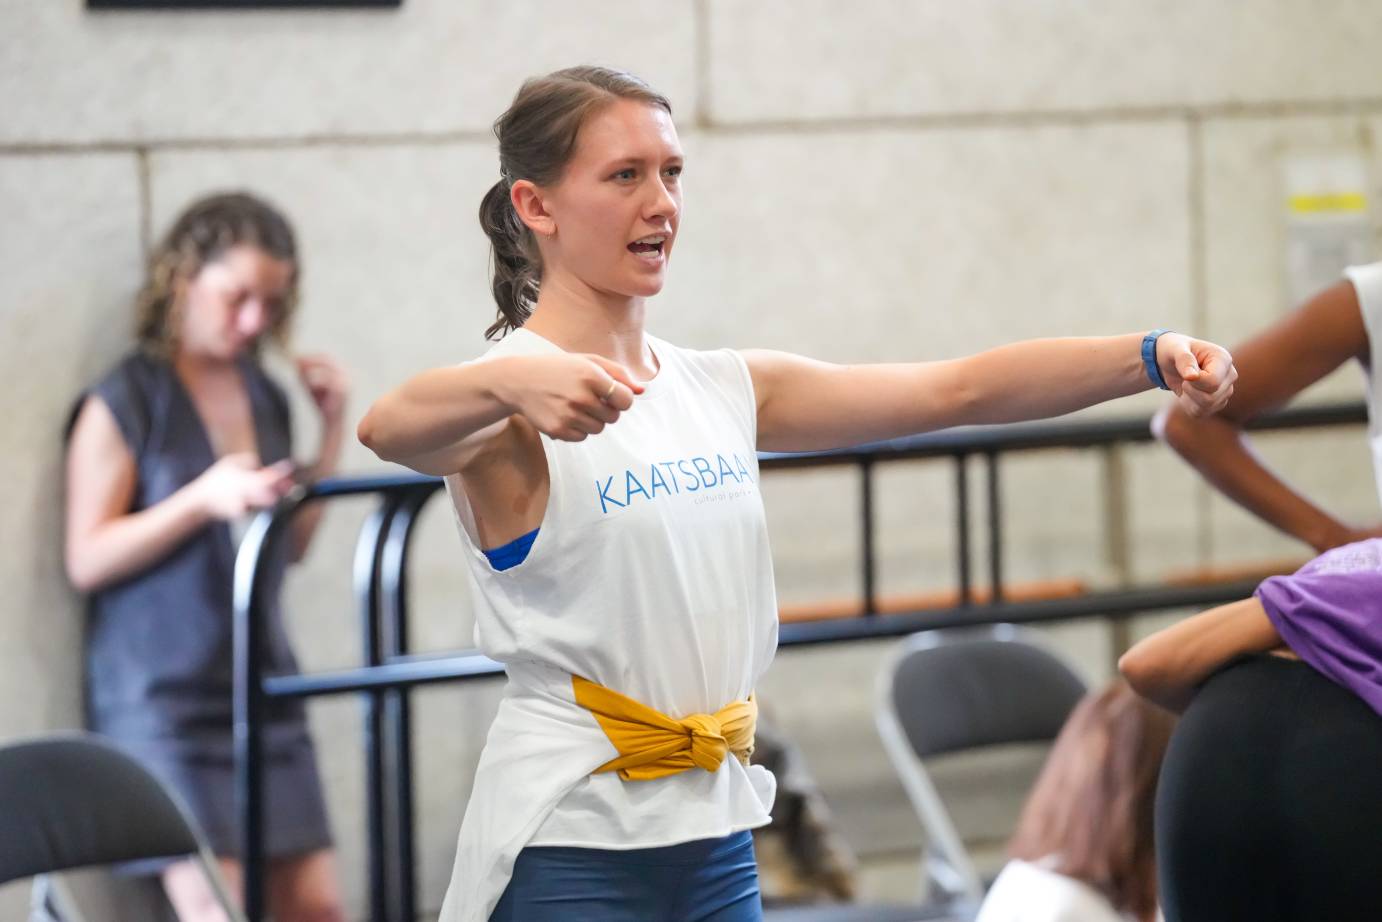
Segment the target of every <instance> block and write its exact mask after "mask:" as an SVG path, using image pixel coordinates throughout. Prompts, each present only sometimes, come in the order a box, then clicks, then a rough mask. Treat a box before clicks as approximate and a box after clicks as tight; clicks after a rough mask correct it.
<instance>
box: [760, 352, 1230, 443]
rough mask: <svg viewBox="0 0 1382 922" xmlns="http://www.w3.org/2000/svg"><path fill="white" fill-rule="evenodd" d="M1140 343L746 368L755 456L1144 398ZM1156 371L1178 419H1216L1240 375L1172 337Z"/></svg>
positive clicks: (766, 360)
mask: <svg viewBox="0 0 1382 922" xmlns="http://www.w3.org/2000/svg"><path fill="white" fill-rule="evenodd" d="M1141 344H1142V334H1141V333H1132V334H1128V335H1125V336H1102V337H1084V338H1069V339H1037V340H1029V341H1027V342H1020V343H1013V344H1012V345H1007V346H999V347H998V348H996V349H990V350H988V351H986V352H980V353H978V354H976V355H971V356H967V357H965V358H960V359H950V360H946V361H939V362H923V363H914V364H885V365H832V364H829V363H827V362H818V361H815V360H812V359H807V358H803V357H801V356H797V355H792V354H790V353H786V352H771V351H766V350H749V351H746V352H744V358H745V360H746V361H747V363H748V366H749V373H750V375H751V376H752V378H753V384H754V391H755V394H756V396H757V401H758V447H759V448H761V449H764V450H767V451H810V450H817V449H824V448H836V447H840V446H844V445H857V444H859V443H861V442H870V441H875V440H878V439H889V438H896V437H899V436H903V435H911V434H914V433H918V432H925V431H928V430H932V429H945V428H948V427H950V426H961V425H970V424H979V423H1008V422H1017V421H1020V420H1028V419H1041V418H1045V417H1048V416H1059V415H1060V414H1062V413H1069V412H1071V411H1073V410H1078V409H1081V408H1083V407H1088V406H1091V405H1093V404H1096V403H1101V402H1103V401H1105V400H1111V399H1112V398H1114V397H1123V396H1126V395H1128V394H1135V393H1137V392H1139V391H1144V390H1147V389H1148V388H1150V387H1152V386H1153V385H1152V383H1151V380H1150V379H1149V378H1148V377H1147V372H1146V369H1145V368H1144V366H1143V363H1142V355H1141ZM1156 358H1157V365H1158V368H1159V369H1160V370H1161V373H1162V375H1163V377H1164V378H1165V380H1166V383H1167V385H1168V386H1169V387H1170V388H1171V389H1172V390H1174V391H1175V392H1176V393H1177V394H1178V395H1179V399H1180V402H1181V405H1182V406H1184V407H1185V408H1186V410H1187V412H1190V413H1194V414H1206V413H1213V412H1216V411H1217V410H1218V409H1219V408H1220V407H1222V406H1223V405H1224V403H1225V402H1226V401H1227V400H1228V398H1229V395H1230V394H1232V393H1233V382H1234V379H1235V378H1236V377H1237V372H1236V371H1235V370H1234V367H1233V359H1232V358H1231V357H1230V356H1229V354H1228V352H1227V351H1225V350H1224V349H1223V348H1222V347H1220V346H1216V345H1215V344H1213V343H1210V342H1205V341H1203V340H1198V339H1192V338H1190V337H1187V336H1182V335H1180V334H1177V333H1166V334H1163V335H1162V336H1161V337H1160V338H1159V339H1158V340H1157V356H1156Z"/></svg>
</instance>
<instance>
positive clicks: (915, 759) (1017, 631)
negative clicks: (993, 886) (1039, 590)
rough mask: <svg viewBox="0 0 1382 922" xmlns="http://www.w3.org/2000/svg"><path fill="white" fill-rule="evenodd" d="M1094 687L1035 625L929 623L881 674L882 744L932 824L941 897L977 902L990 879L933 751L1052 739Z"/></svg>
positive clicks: (926, 873)
mask: <svg viewBox="0 0 1382 922" xmlns="http://www.w3.org/2000/svg"><path fill="white" fill-rule="evenodd" d="M1085 691H1086V687H1085V683H1084V681H1083V680H1082V679H1081V678H1080V677H1079V676H1078V675H1076V674H1075V672H1074V670H1072V669H1071V668H1070V667H1069V666H1068V665H1066V663H1065V662H1064V661H1063V660H1062V659H1061V658H1060V657H1058V656H1056V655H1055V654H1054V653H1052V652H1050V651H1049V650H1047V649H1045V647H1044V646H1043V645H1042V644H1041V643H1040V641H1039V640H1038V639H1037V637H1036V635H1035V634H1033V633H1032V632H1030V631H1026V630H1023V629H1021V628H1018V627H1015V626H1013V625H1006V624H999V625H993V626H991V627H985V628H974V629H970V628H961V629H955V630H944V631H923V632H921V633H919V634H913V635H912V636H911V637H908V638H906V639H905V640H903V641H902V642H901V643H900V644H899V645H898V647H897V650H896V651H895V652H894V654H893V655H892V657H891V658H890V660H889V663H888V665H887V667H886V668H885V669H884V670H883V671H882V673H880V675H879V681H878V687H877V702H876V705H875V711H874V716H875V720H876V723H877V726H878V734H879V736H880V737H882V740H883V748H884V750H886V751H887V753H888V757H889V758H890V759H891V760H892V763H893V767H894V768H896V769H897V773H898V776H899V777H900V778H901V780H902V786H903V788H904V789H905V790H906V792H907V797H908V799H909V800H911V802H912V807H913V808H914V809H915V810H916V814H917V818H918V819H919V820H920V821H921V824H922V826H923V827H924V828H925V831H926V841H927V848H926V855H925V858H924V860H923V865H922V873H923V878H924V880H923V884H924V886H927V887H928V890H929V892H930V893H931V897H930V899H929V900H928V904H930V905H936V906H965V907H973V906H977V905H978V903H979V902H980V901H981V900H982V899H983V896H984V882H983V880H982V878H981V877H980V876H979V873H978V871H977V870H976V869H975V866H974V862H973V860H972V859H971V858H970V855H969V851H968V849H966V848H965V846H964V842H963V841H962V840H961V838H960V834H959V832H958V831H957V830H956V828H955V824H954V822H953V821H952V820H951V818H950V813H949V811H948V810H946V808H945V805H944V803H943V802H942V800H941V797H940V794H939V793H938V792H937V790H936V786H935V784H933V783H932V781H931V776H930V773H929V772H928V771H927V770H926V766H925V760H926V759H929V758H932V757H935V756H942V755H947V754H950V753H957V752H963V751H967V750H973V749H979V748H982V747H986V746H996V745H1002V744H1008V743H1050V742H1051V741H1053V740H1054V739H1055V738H1056V736H1057V735H1058V734H1059V733H1060V730H1061V727H1062V726H1064V724H1065V719H1066V718H1067V717H1068V716H1070V712H1071V711H1072V710H1074V708H1075V705H1076V704H1077V703H1078V702H1079V700H1080V698H1081V697H1082V696H1083V695H1084V693H1085Z"/></svg>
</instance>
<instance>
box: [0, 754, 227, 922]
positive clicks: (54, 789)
mask: <svg viewBox="0 0 1382 922" xmlns="http://www.w3.org/2000/svg"><path fill="white" fill-rule="evenodd" d="M0 818H3V819H0V884H3V883H6V882H8V881H12V880H19V879H22V878H26V877H35V876H39V875H48V874H53V873H55V872H58V871H66V870H73V869H76V868H84V867H92V866H96V865H108V864H119V863H121V862H126V861H137V860H140V859H145V858H167V857H177V858H182V857H192V858H194V859H196V860H197V862H198V863H199V864H200V865H201V869H202V872H203V873H204V874H205V875H206V879H207V882H208V883H209V884H210V886H211V890H212V892H213V893H214V894H215V897H216V900H217V902H218V903H220V905H221V907H222V908H223V909H224V910H225V912H226V915H227V917H228V918H229V919H231V920H233V922H245V917H244V914H243V913H241V912H240V910H239V908H238V907H237V906H236V904H235V901H234V900H232V899H231V897H230V892H229V889H228V888H227V887H226V883H225V880H224V879H223V878H222V877H221V874H220V870H219V868H218V866H217V864H216V859H215V856H214V855H212V853H211V851H210V849H208V848H207V847H206V844H205V843H204V841H203V840H202V837H201V834H200V832H199V831H198V829H197V825H196V822H195V821H194V820H193V819H192V818H191V816H190V815H189V814H188V813H187V812H186V811H185V810H184V809H183V808H182V807H181V806H180V805H179V803H178V801H177V799H176V798H175V797H174V796H173V795H172V794H171V793H170V792H169V791H168V790H166V789H165V788H164V787H163V785H162V784H160V783H159V781H158V779H157V778H155V777H154V776H153V775H151V774H150V773H149V771H148V770H147V769H145V768H144V766H142V765H140V764H139V763H138V762H137V761H135V760H134V759H133V758H131V757H130V756H129V755H126V754H125V753H124V752H122V751H121V750H119V749H117V748H116V747H115V746H113V745H112V744H110V743H108V742H105V741H104V740H102V739H100V738H99V737H96V736H93V735H91V734H87V733H62V734H56V735H53V736H46V737H42V738H39V739H32V740H26V741H22V742H18V743H13V744H10V745H8V746H4V747H0ZM55 896H57V898H58V899H59V900H60V902H61V912H62V915H63V917H64V918H66V919H72V920H73V922H75V920H76V919H77V918H79V917H80V914H79V913H78V912H77V911H76V908H75V904H74V901H72V900H71V898H70V896H66V897H65V896H64V891H63V888H61V887H58V888H56V891H55Z"/></svg>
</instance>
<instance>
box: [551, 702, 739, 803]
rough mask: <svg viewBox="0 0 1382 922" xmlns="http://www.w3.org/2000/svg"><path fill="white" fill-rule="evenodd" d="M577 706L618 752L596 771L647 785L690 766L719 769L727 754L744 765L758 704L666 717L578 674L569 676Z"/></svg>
mask: <svg viewBox="0 0 1382 922" xmlns="http://www.w3.org/2000/svg"><path fill="white" fill-rule="evenodd" d="M571 687H572V689H573V691H574V692H575V695H576V703H577V704H579V705H580V706H581V707H583V708H585V709H586V710H588V711H590V713H591V714H593V715H595V720H596V721H597V722H598V723H599V724H600V729H602V730H604V731H605V736H607V737H608V738H609V741H610V742H611V743H613V744H614V748H615V749H616V750H617V751H618V752H619V755H618V757H616V758H614V759H611V760H610V761H608V762H606V763H605V764H604V765H601V766H600V767H599V768H597V769H595V773H596V774H599V773H600V772H618V773H619V777H620V778H622V779H623V780H625V781H646V780H649V779H652V778H662V777H665V776H667V775H675V774H676V773H677V772H684V771H686V770H688V769H691V768H696V767H699V768H703V769H705V770H706V771H708V772H713V771H716V770H718V769H719V767H720V764H721V763H722V762H724V760H725V756H726V755H727V754H728V753H731V752H732V753H734V755H735V757H736V758H737V759H739V761H740V762H743V763H744V764H745V765H747V764H749V755H750V754H752V752H753V731H754V727H755V725H756V724H757V723H758V705H757V704H756V703H755V702H754V700H753V698H752V696H750V698H749V700H747V701H733V702H730V703H729V704H727V705H725V706H724V707H722V708H720V710H718V711H716V712H715V713H714V714H692V715H691V716H689V717H684V718H682V719H681V720H677V719H674V718H672V717H668V716H667V715H666V714H663V713H662V712H661V711H657V710H654V709H653V708H650V707H648V706H647V705H646V704H640V703H639V702H637V701H635V700H633V699H632V698H630V697H628V696H626V695H621V694H619V692H617V691H613V690H612V689H608V688H605V687H604V686H603V685H597V684H596V683H594V682H591V681H589V680H587V679H583V678H581V677H580V676H572V677H571Z"/></svg>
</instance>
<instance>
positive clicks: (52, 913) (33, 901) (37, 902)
mask: <svg viewBox="0 0 1382 922" xmlns="http://www.w3.org/2000/svg"><path fill="white" fill-rule="evenodd" d="M29 922H86V916H84V915H82V911H81V910H80V909H78V908H77V900H76V899H75V898H74V897H73V896H72V888H71V887H69V886H68V885H67V882H66V881H64V880H63V879H62V878H61V877H59V876H58V875H56V874H40V875H38V876H37V877H35V878H34V883H33V887H32V888H31V889H30V891H29Z"/></svg>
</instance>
